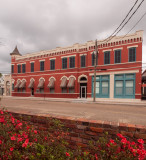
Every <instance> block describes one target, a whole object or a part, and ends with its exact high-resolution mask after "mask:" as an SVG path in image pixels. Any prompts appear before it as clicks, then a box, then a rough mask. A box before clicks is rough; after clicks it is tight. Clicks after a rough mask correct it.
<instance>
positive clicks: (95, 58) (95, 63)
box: [93, 39, 98, 102]
mask: <svg viewBox="0 0 146 160" xmlns="http://www.w3.org/2000/svg"><path fill="white" fill-rule="evenodd" d="M97 56H98V48H97V39H96V40H95V52H94V92H93V102H95V101H96V100H95V99H96V66H97Z"/></svg>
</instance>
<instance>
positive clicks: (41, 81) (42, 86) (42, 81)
mask: <svg viewBox="0 0 146 160" xmlns="http://www.w3.org/2000/svg"><path fill="white" fill-rule="evenodd" d="M37 88H44V80H43V79H41V80H40V81H39V84H38V87H37Z"/></svg>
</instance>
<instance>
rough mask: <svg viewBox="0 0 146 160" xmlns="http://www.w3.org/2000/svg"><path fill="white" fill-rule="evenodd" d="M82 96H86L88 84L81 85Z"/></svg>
mask: <svg viewBox="0 0 146 160" xmlns="http://www.w3.org/2000/svg"><path fill="white" fill-rule="evenodd" d="M81 98H86V86H81Z"/></svg>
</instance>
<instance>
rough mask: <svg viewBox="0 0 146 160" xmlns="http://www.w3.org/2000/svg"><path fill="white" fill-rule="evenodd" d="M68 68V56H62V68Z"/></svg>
mask: <svg viewBox="0 0 146 160" xmlns="http://www.w3.org/2000/svg"><path fill="white" fill-rule="evenodd" d="M66 68H67V58H62V69H66Z"/></svg>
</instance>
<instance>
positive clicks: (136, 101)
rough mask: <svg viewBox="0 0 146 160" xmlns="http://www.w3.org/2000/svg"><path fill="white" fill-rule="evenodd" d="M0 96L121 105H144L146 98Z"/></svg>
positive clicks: (145, 104)
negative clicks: (94, 100)
mask: <svg viewBox="0 0 146 160" xmlns="http://www.w3.org/2000/svg"><path fill="white" fill-rule="evenodd" d="M0 98H4V99H5V98H6V99H17V100H19V99H21V100H22V99H23V100H24V99H28V100H32V101H51V102H67V103H97V104H113V105H114V104H121V105H141V106H145V107H146V100H139V99H109V98H96V102H93V98H87V99H80V98H78V99H71V98H44V97H14V96H13V97H12V96H0Z"/></svg>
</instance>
